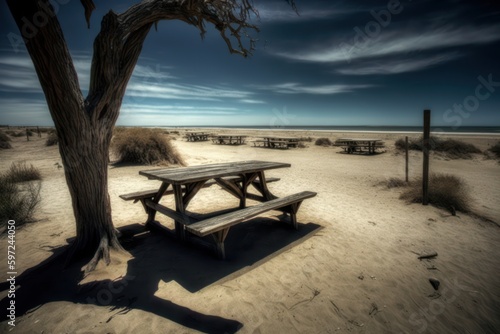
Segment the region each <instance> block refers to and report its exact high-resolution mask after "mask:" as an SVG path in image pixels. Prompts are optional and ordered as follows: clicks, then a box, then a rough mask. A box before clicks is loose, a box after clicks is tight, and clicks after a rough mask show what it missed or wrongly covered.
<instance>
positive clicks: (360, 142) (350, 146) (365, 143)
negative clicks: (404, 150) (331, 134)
mask: <svg viewBox="0 0 500 334" xmlns="http://www.w3.org/2000/svg"><path fill="white" fill-rule="evenodd" d="M334 146H338V147H342V148H343V149H344V152H347V153H355V152H368V154H374V153H375V150H376V149H377V148H383V147H384V144H383V141H382V140H380V139H369V138H341V139H337V140H336V141H335V144H334ZM365 150H367V151H365Z"/></svg>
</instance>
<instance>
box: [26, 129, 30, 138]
mask: <svg viewBox="0 0 500 334" xmlns="http://www.w3.org/2000/svg"><path fill="white" fill-rule="evenodd" d="M26 141H30V136H29V135H28V128H26Z"/></svg>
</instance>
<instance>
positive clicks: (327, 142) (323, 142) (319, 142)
mask: <svg viewBox="0 0 500 334" xmlns="http://www.w3.org/2000/svg"><path fill="white" fill-rule="evenodd" d="M314 145H318V146H331V145H332V141H331V140H330V139H329V138H318V139H316V142H314Z"/></svg>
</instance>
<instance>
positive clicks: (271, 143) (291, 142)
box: [253, 137, 300, 149]
mask: <svg viewBox="0 0 500 334" xmlns="http://www.w3.org/2000/svg"><path fill="white" fill-rule="evenodd" d="M261 138H262V139H257V140H254V141H253V144H254V146H262V147H267V148H282V149H287V148H290V147H297V146H298V145H299V143H300V138H295V137H261Z"/></svg>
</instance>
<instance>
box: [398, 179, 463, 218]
mask: <svg viewBox="0 0 500 334" xmlns="http://www.w3.org/2000/svg"><path fill="white" fill-rule="evenodd" d="M422 195H423V194H422V179H416V180H415V181H412V182H410V183H409V185H408V188H407V189H405V191H404V192H403V193H402V194H401V196H400V198H401V199H403V200H405V201H407V202H408V203H422V202H423V196H422ZM428 200H429V203H430V204H432V205H434V206H436V207H439V208H443V209H446V210H448V211H450V212H451V213H452V214H453V215H455V213H456V211H461V212H465V213H468V212H471V197H470V194H469V189H468V187H467V185H466V184H465V182H464V181H463V180H462V179H461V178H459V177H457V176H454V175H449V174H431V175H430V177H429V191H428Z"/></svg>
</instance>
